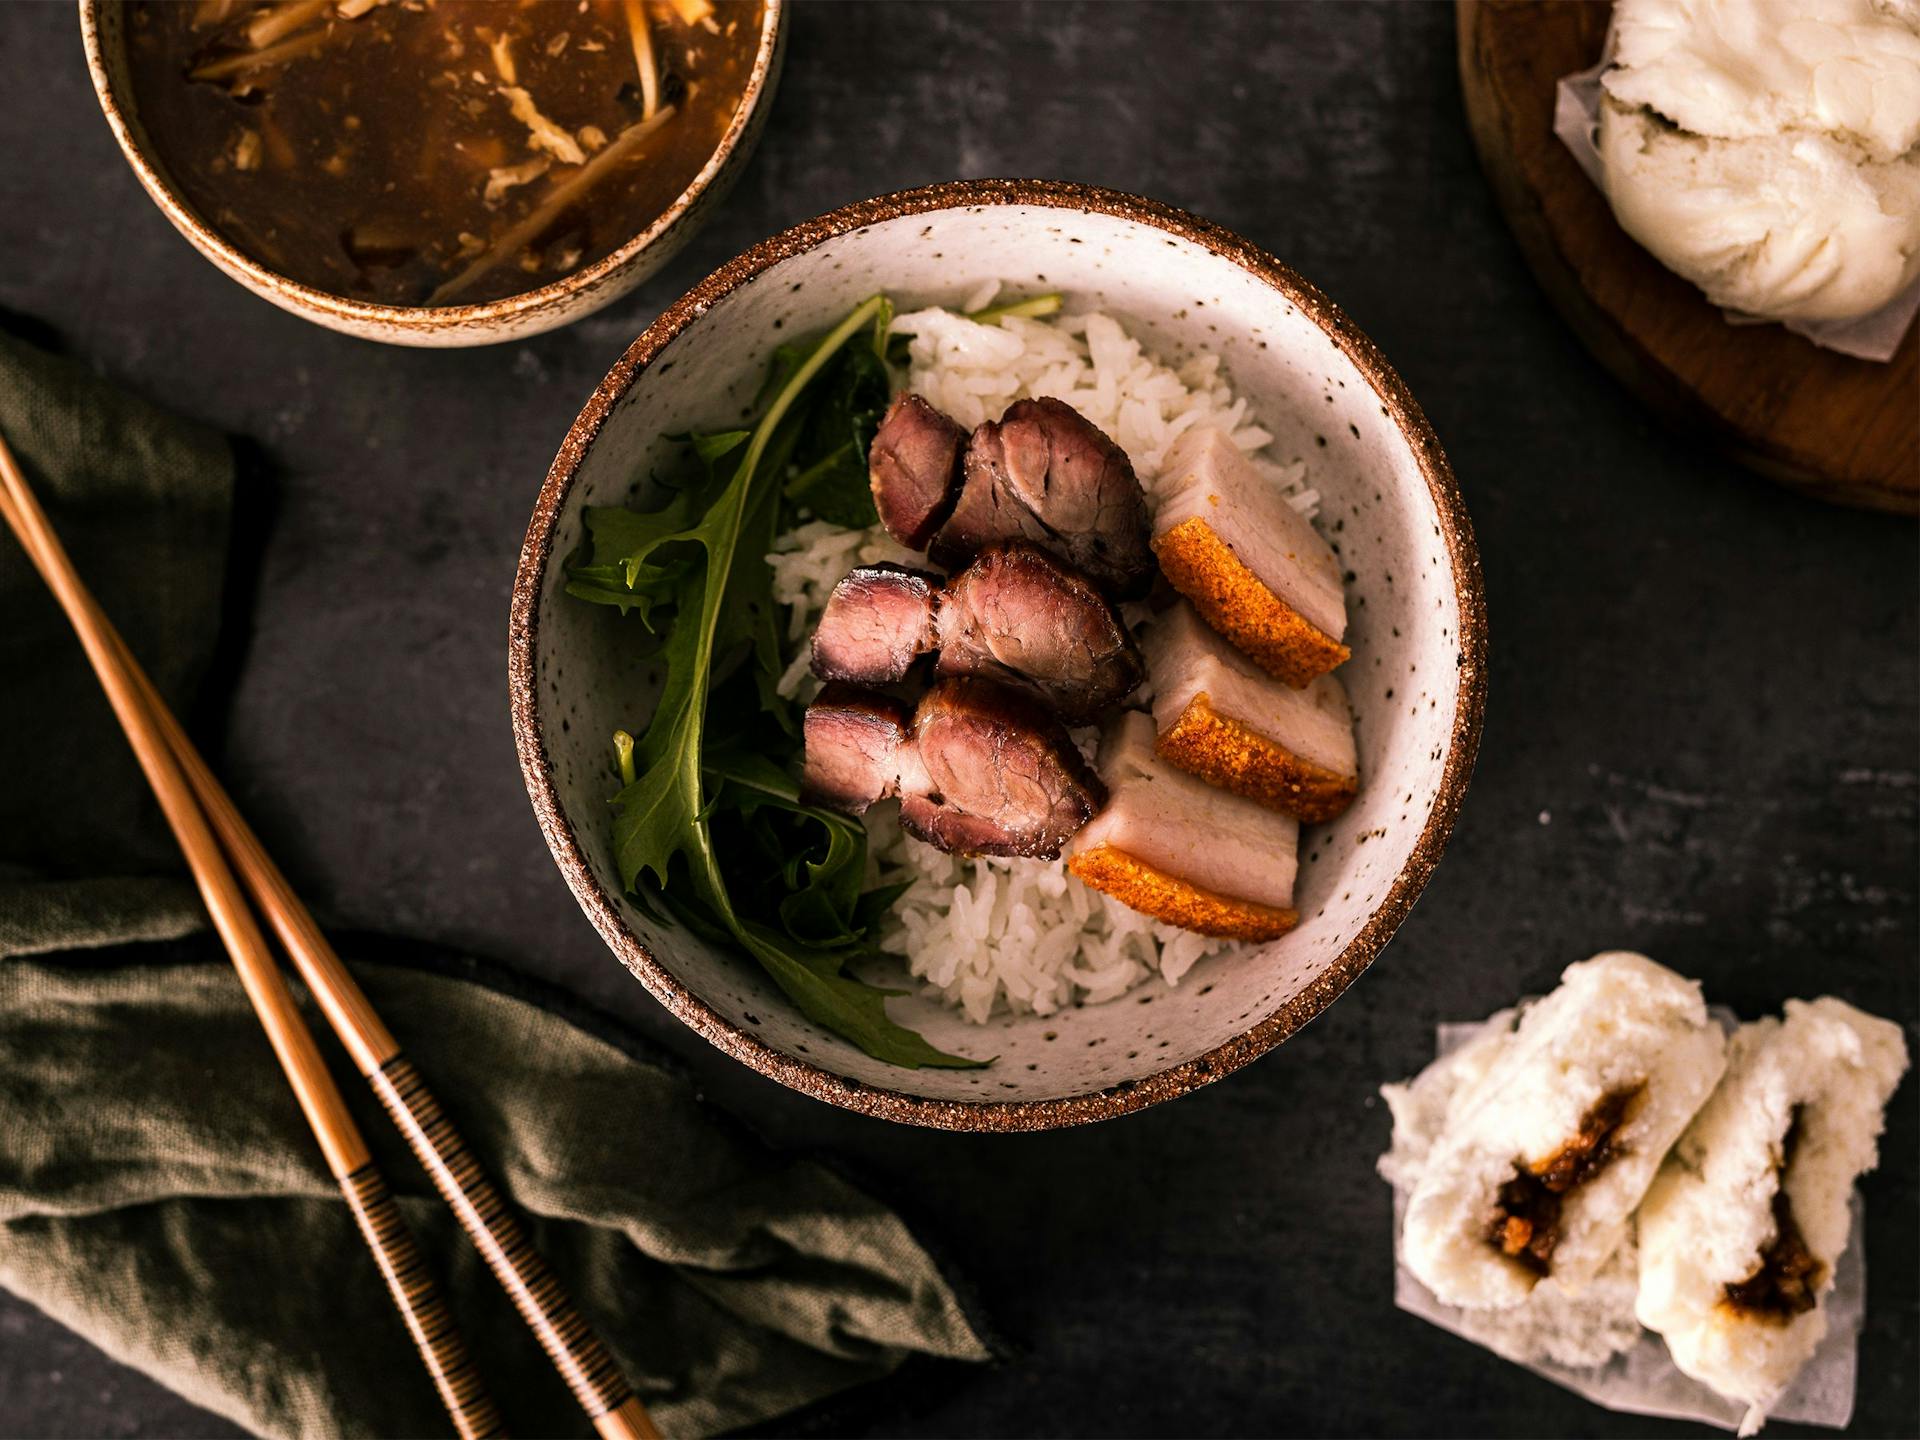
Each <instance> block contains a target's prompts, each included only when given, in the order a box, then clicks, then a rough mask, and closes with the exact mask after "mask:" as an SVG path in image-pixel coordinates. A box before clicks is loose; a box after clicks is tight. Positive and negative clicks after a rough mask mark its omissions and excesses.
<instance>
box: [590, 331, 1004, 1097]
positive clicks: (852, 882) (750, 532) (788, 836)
mask: <svg viewBox="0 0 1920 1440" xmlns="http://www.w3.org/2000/svg"><path fill="white" fill-rule="evenodd" d="M890 314H891V305H890V302H888V301H887V300H886V297H884V296H875V297H874V298H872V299H870V300H868V301H867V302H865V303H864V304H862V305H860V306H859V307H857V308H856V309H855V310H854V311H853V312H852V313H851V314H850V315H848V316H847V317H846V319H845V320H843V321H842V322H841V323H840V324H839V325H838V326H836V327H835V328H834V329H833V330H832V331H830V332H829V333H828V334H827V335H826V336H825V337H824V338H822V339H821V340H820V341H818V342H817V343H815V344H811V345H789V346H782V347H781V348H780V350H779V351H778V352H776V354H775V357H774V362H773V366H772V372H773V373H772V376H771V377H770V389H769V395H770V399H769V400H768V402H767V404H766V406H765V408H764V411H763V413H762V414H761V417H760V419H759V421H758V422H757V423H756V424H755V426H754V427H753V429H752V430H751V431H723V432H718V433H714V434H707V435H691V436H688V437H687V440H688V443H689V444H690V445H691V446H692V448H693V450H694V453H695V455H696V456H697V457H698V458H699V460H700V461H701V463H702V464H703V466H704V467H705V468H706V471H707V477H706V480H705V482H704V483H701V484H698V485H694V486H690V487H688V488H686V489H683V490H680V491H678V492H676V493H675V494H674V495H673V496H672V498H671V499H669V500H668V502H667V503H666V504H665V505H664V506H662V507H661V508H659V509H657V510H654V511H650V512H646V513H635V512H631V511H627V510H623V509H598V508H596V509H594V510H591V511H589V513H588V517H587V525H588V532H589V535H590V537H591V541H592V545H591V554H590V556H589V558H588V559H587V561H586V562H585V563H583V564H580V565H576V566H573V567H570V569H569V587H568V588H569V590H570V591H575V587H576V586H577V587H578V588H577V591H576V592H575V593H578V594H579V595H580V597H581V598H582V599H586V600H591V601H594V602H595V603H601V604H616V605H619V606H620V608H621V609H622V610H627V609H638V610H639V611H640V613H641V615H642V617H643V618H645V619H648V620H649V621H651V619H652V617H653V615H654V613H655V612H656V610H657V611H661V612H664V611H666V610H667V609H668V608H669V607H670V608H671V610H672V618H671V622H670V623H669V624H667V625H666V627H665V635H664V643H663V645H662V647H661V651H660V655H661V659H662V661H663V663H664V665H665V668H666V679H665V682H664V684H663V686H662V689H661V693H660V696H659V699H658V701H657V703H656V705H655V709H654V713H653V718H652V720H651V721H650V722H649V724H648V726H647V729H646V733H645V734H644V735H642V736H641V738H640V739H639V741H638V742H637V744H635V745H634V746H633V749H632V752H631V754H632V758H633V760H634V761H636V762H637V764H636V765H635V766H634V768H633V770H632V771H628V770H627V767H626V763H625V759H624V757H623V764H622V770H623V779H625V778H626V776H627V775H628V774H632V775H633V778H632V779H631V780H630V781H628V783H626V784H624V785H623V788H622V789H621V790H620V792H619V794H617V795H616V796H615V797H614V801H613V803H614V807H615V810H616V815H615V820H614V827H613V828H614V854H615V859H616V863H617V864H618V866H619V870H620V875H621V879H622V881H623V882H624V883H625V885H626V886H627V888H628V889H630V890H635V892H636V894H639V895H642V896H644V895H646V894H647V893H648V892H647V891H645V890H641V889H639V888H638V887H640V886H641V884H642V882H643V880H645V881H649V882H650V883H651V886H652V887H653V891H652V893H653V894H654V895H656V896H657V897H658V899H659V900H661V901H662V902H664V903H665V905H666V906H667V908H669V909H671V910H672V911H673V912H674V914H675V915H676V916H678V917H679V918H680V919H681V920H683V921H684V922H685V923H686V924H687V925H688V926H689V928H690V929H693V930H695V931H696V932H697V933H700V934H703V935H707V936H712V935H714V934H725V935H730V936H731V937H732V938H733V940H734V941H735V942H736V943H738V944H740V945H742V946H743V947H744V948H745V949H746V950H747V951H748V953H750V954H751V955H753V956H754V958H755V959H756V960H758V961H759V963H760V964H761V965H762V966H763V967H764V968H765V969H766V970H767V972H768V974H769V975H771V976H772V977H773V979H774V981H775V983H777V984H778V985H779V986H780V988H781V989H782V990H783V991H784V992H785V993H786V994H787V995H788V996H789V997H790V998H791V999H792V1000H793V1002H794V1004H796V1005H797V1006H799V1007H800V1010H801V1012H802V1013H803V1014H805V1015H807V1016H808V1017H809V1018H810V1019H813V1020H814V1021H816V1022H817V1023H819V1024H822V1025H825V1026H827V1027H828V1028H830V1029H832V1030H833V1031H835V1033H837V1034H840V1035H843V1036H845V1037H846V1038H847V1039H849V1040H851V1041H852V1042H853V1043H855V1044H857V1045H859V1046H860V1047H861V1048H862V1049H864V1050H866V1051H867V1053H868V1054H870V1055H873V1056H875V1057H877V1058H880V1059H884V1060H888V1061H891V1062H892V1063H895V1064H900V1065H947V1066H971V1065H976V1064H980V1063H984V1062H979V1061H974V1060H968V1059H965V1058H963V1057H960V1056H955V1055H947V1054H945V1053H944V1052H942V1051H940V1050H938V1049H936V1048H934V1047H933V1046H931V1045H929V1044H927V1042H926V1041H925V1040H923V1039H922V1038H921V1037H920V1036H918V1035H916V1034H915V1033H914V1032H912V1031H911V1030H908V1029H906V1028H905V1027H904V1026H901V1025H898V1024H896V1023H895V1022H893V1021H891V1020H889V1019H888V1018H887V1015H886V1009H885V1001H886V999H887V997H888V995H889V994H891V993H894V992H890V991H884V990H879V989H876V988H874V987H872V986H870V985H867V984H866V983H865V982H863V981H861V980H859V979H857V978H855V977H853V976H850V975H847V974H845V973H844V966H845V964H846V961H847V959H848V958H849V956H850V955H852V954H856V953H859V952H860V951H861V950H862V949H863V948H866V947H865V941H864V937H865V936H866V934H867V933H868V930H869V928H870V926H871V925H873V924H875V923H877V921H878V918H879V916H880V915H882V914H884V908H881V909H875V908H874V907H873V906H872V905H871V904H870V903H868V904H866V905H865V906H864V908H863V900H864V897H863V896H862V895H861V893H860V886H861V883H862V880H863V878H864V875H865V870H866V832H865V830H864V828H862V827H861V826H860V825H859V824H858V823H857V822H856V821H853V820H850V819H848V818H847V817H846V816H843V815H839V814H837V813H835V812H832V811H827V810H821V809H817V808H815V807H811V806H807V805H803V804H801V803H800V800H799V795H798V788H797V786H795V785H794V783H793V781H792V779H791V777H790V776H788V775H787V774H786V773H785V772H784V771H783V770H781V768H780V767H779V766H778V765H777V764H775V763H774V762H773V761H772V760H771V759H770V758H768V751H767V750H766V748H764V746H762V747H761V748H754V746H753V743H752V741H751V739H750V738H749V737H751V736H752V734H753V728H754V724H755V723H756V717H764V718H760V719H758V721H757V723H758V724H759V725H760V727H761V728H765V727H766V725H767V722H768V719H771V721H772V722H774V723H775V724H776V725H777V726H778V727H779V728H780V729H781V730H783V731H784V732H785V734H786V735H787V736H788V737H790V736H791V734H792V732H793V729H794V722H793V718H792V714H791V709H792V707H791V706H790V705H789V704H788V702H786V701H785V700H783V699H781V698H780V697H779V696H777V695H776V694H775V693H774V690H773V685H774V682H775V681H776V680H777V679H778V676H779V672H780V666H781V660H782V656H781V648H780V630H779V616H778V614H777V607H776V605H775V604H774V601H773V590H772V572H771V571H770V569H769V567H768V566H767V565H766V564H764V563H763V557H764V556H765V555H766V554H767V553H768V552H769V550H770V549H771V548H772V544H773V541H774V538H775V536H776V534H777V533H778V530H779V527H780V524H781V520H782V512H783V510H784V509H785V508H786V505H785V503H784V502H785V501H786V500H787V497H786V496H785V495H784V494H783V491H784V490H785V488H786V486H785V484H784V483H783V482H784V480H785V477H787V476H788V475H789V473H790V472H791V471H793V470H795V469H798V471H799V472H800V474H801V475H803V476H804V475H807V474H808V473H809V472H813V474H814V479H813V480H812V481H811V482H810V484H811V487H812V488H811V489H810V491H809V494H808V498H807V499H806V500H805V501H804V502H802V503H805V504H807V506H808V508H814V507H815V505H816V504H817V503H825V504H826V505H828V506H829V507H832V508H834V510H835V512H836V513H838V514H849V513H852V511H853V508H854V496H853V489H854V486H853V481H852V477H853V470H852V466H851V465H850V464H849V463H848V459H847V457H846V455H844V454H842V453H841V452H845V451H848V450H849V448H850V447H857V448H858V453H859V455H860V456H862V457H864V455H865V453H866V444H867V441H868V440H870V438H871V435H872V428H873V426H875V425H877V423H878V420H879V415H880V413H881V411H882V410H883V409H884V407H885V405H886V403H887V398H888V394H887V392H888V380H887V374H886V368H885V366H884V364H883V363H882V362H881V360H880V359H879V357H878V355H877V353H876V348H877V347H878V346H880V345H882V344H883V343H884V339H885V326H886V323H887V320H888V317H890ZM863 332H865V333H866V334H867V335H868V336H869V337H870V340H871V343H869V344H863V345H855V346H849V342H850V341H851V340H852V339H853V338H854V337H855V336H856V335H860V334H862V333H863ZM823 462H828V463H825V464H824V465H823ZM858 468H859V476H858V480H859V485H858V490H859V498H860V500H862V501H863V502H864V505H865V515H866V518H865V519H864V520H861V521H858V522H848V523H861V524H871V523H873V515H872V497H871V495H870V493H868V490H867V485H866V469H865V465H864V463H862V464H861V465H860V466H859V467H858ZM815 513H822V512H820V511H819V510H816V512H815ZM623 589H624V590H625V591H626V592H627V594H626V595H625V596H624V597H623V596H622V595H621V591H622V590H623ZM736 659H738V660H739V661H740V664H739V666H738V667H737V669H732V670H730V669H728V668H727V667H730V666H733V664H734V661H735V660H736ZM717 679H719V680H722V681H724V682H725V683H722V684H720V685H719V688H718V689H716V680H717ZM747 683H751V685H752V687H753V691H754V693H755V694H756V695H757V697H758V703H757V705H754V704H748V705H742V704H740V703H738V698H739V697H738V696H736V695H735V693H734V692H735V690H736V685H737V684H739V685H744V684H747ZM710 723H711V724H712V729H711V732H710V728H709V727H710ZM788 744H789V745H790V739H789V741H788ZM716 827H718V828H719V829H720V830H721V831H722V832H723V833H724V834H725V836H726V837H727V840H728V846H727V849H728V855H729V857H731V858H729V859H727V860H726V861H725V863H723V857H722V854H721V851H720V847H719V846H718V845H717V844H716V840H715V830H716ZM755 853H757V854H758V855H759V857H760V859H761V861H762V863H763V865H770V866H771V871H770V873H768V874H765V875H763V876H756V877H754V878H755V879H756V880H757V881H764V882H765V883H755V884H752V885H749V886H747V887H744V888H743V889H742V890H741V891H740V892H739V893H741V894H742V895H744V896H745V897H746V900H745V902H744V904H741V905H736V903H735V901H734V898H733V893H734V892H733V891H732V889H731V888H730V886H729V884H728V880H729V876H730V874H731V875H733V876H735V877H736V878H737V876H738V873H739V871H740V869H741V867H742V866H744V865H745V864H746V862H747V860H748V859H749V858H750V855H751V854H755Z"/></svg>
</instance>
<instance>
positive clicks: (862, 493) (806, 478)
mask: <svg viewBox="0 0 1920 1440" xmlns="http://www.w3.org/2000/svg"><path fill="white" fill-rule="evenodd" d="M892 390H893V383H892V380H891V379H890V378H889V376H888V374H887V366H886V362H885V360H883V359H882V358H881V356H880V355H879V354H878V353H876V351H875V350H874V349H873V348H872V347H870V346H858V347H855V348H853V349H850V350H848V351H847V353H846V354H845V355H844V356H843V357H841V359H840V360H839V362H838V363H837V364H836V365H835V366H834V368H833V373H832V374H831V375H829V376H827V377H826V378H825V379H824V380H823V382H822V394H821V395H820V397H819V399H818V400H817V401H816V402H815V404H814V406H813V409H812V414H811V416H810V417H809V419H808V421H807V425H806V428H805V430H804V431H803V432H802V434H801V435H800V438H799V440H798V442H797V444H796V445H795V447H794V456H793V461H794V465H795V467H796V469H797V470H798V473H797V474H796V475H795V476H794V477H793V478H792V479H791V480H789V481H788V482H787V484H786V487H785V494H786V498H787V499H788V500H789V501H790V502H792V503H793V504H794V505H797V506H804V507H805V508H806V509H808V510H810V511H812V512H813V513H814V515H816V516H818V517H819V518H820V519H822V520H827V521H831V522H832V523H833V524H835V525H846V526H849V527H851V528H854V529H864V528H865V527H867V526H869V525H874V524H877V523H878V522H879V519H880V515H879V512H878V511H877V510H875V509H874V505H873V487H872V485H871V484H870V483H869V481H868V478H867V449H868V447H869V446H870V445H871V444H872V443H873V432H874V431H875V430H876V429H878V428H879V426H880V417H881V416H882V415H883V414H885V413H886V408H887V402H888V400H889V399H890V398H891V397H892Z"/></svg>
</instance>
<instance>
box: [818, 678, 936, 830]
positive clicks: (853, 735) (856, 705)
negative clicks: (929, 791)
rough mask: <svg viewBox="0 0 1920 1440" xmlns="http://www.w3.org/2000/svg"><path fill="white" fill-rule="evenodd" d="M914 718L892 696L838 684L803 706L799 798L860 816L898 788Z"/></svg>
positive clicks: (826, 688) (909, 747)
mask: <svg viewBox="0 0 1920 1440" xmlns="http://www.w3.org/2000/svg"><path fill="white" fill-rule="evenodd" d="M912 723H913V722H912V716H911V715H910V714H909V713H908V710H907V707H906V705H905V704H904V703H903V702H901V701H899V700H895V699H894V698H893V697H892V696H890V695H881V694H879V693H877V692H875V691H872V690H862V689H860V688H859V687H858V686H855V685H846V684H842V683H839V682H835V683H833V684H830V685H827V686H826V687H824V688H823V689H822V690H821V691H820V694H819V696H818V697H817V698H816V699H815V700H814V702H813V703H812V704H811V705H809V706H807V713H806V718H805V719H804V721H803V722H802V724H801V734H802V739H803V741H804V743H805V749H806V758H805V761H804V763H803V767H802V770H801V774H800V794H801V796H802V798H803V799H805V800H807V801H808V802H809V803H811V804H815V805H824V806H827V807H828V808H829V809H833V810H841V811H844V812H845V813H847V814H849V815H864V814H865V813H866V811H867V807H868V806H870V805H872V804H873V802H874V801H876V800H881V799H885V798H886V797H887V796H889V795H895V794H898V793H899V790H900V771H901V767H902V766H903V765H904V764H907V762H908V758H909V756H910V754H911V751H912V748H913V735H912Z"/></svg>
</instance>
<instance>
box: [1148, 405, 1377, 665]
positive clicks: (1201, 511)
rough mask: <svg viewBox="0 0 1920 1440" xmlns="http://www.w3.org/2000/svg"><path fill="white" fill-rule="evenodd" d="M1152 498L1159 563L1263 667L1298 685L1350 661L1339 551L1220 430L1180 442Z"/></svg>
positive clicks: (1207, 616)
mask: <svg viewBox="0 0 1920 1440" xmlns="http://www.w3.org/2000/svg"><path fill="white" fill-rule="evenodd" d="M1152 500H1153V550H1154V554H1155V555H1157V556H1158V557H1159V560H1160V568H1161V570H1162V571H1163V572H1165V574H1166V577H1167V579H1168V580H1169V581H1171V582H1172V584H1173V587H1174V589H1176V590H1178V591H1179V592H1180V593H1181V594H1182V595H1185V596H1186V597H1187V598H1188V599H1189V600H1191V601H1192V602H1193V606H1194V608H1195V609H1196V610H1198V611H1199V612H1200V617H1201V618H1202V619H1203V620H1205V621H1206V622H1207V623H1208V624H1209V625H1211V626H1212V627H1213V628H1214V629H1216V630H1218V631H1219V632H1220V633H1221V634H1222V635H1225V636H1226V637H1227V638H1228V639H1229V640H1231V641H1232V642H1233V643H1234V644H1235V645H1237V646H1238V647H1239V648H1240V649H1241V650H1243V651H1245V652H1246V653H1247V654H1248V655H1249V656H1251V657H1252V658H1253V660H1254V661H1255V662H1256V663H1257V664H1258V665H1259V666H1260V668H1261V669H1263V670H1265V671H1266V672H1267V673H1268V674H1270V675H1273V676H1275V677H1277V678H1278V679H1281V680H1284V681H1286V682H1287V683H1288V684H1289V685H1295V686H1303V685H1305V684H1306V683H1307V682H1308V681H1310V680H1312V679H1313V677H1314V676H1316V675H1321V674H1324V673H1326V672H1327V671H1329V670H1331V669H1333V668H1334V666H1336V665H1339V664H1341V663H1342V662H1343V661H1345V660H1346V658H1347V656H1348V654H1349V653H1350V652H1349V651H1348V649H1347V647H1346V646H1345V645H1342V644H1341V643H1340V638H1341V636H1343V635H1344V634H1346V630H1347V601H1346V595H1345V592H1344V591H1343V589H1342V588H1341V579H1340V562H1339V558H1338V557H1337V556H1335V554H1334V553H1333V549H1332V547H1331V546H1329V545H1328V544H1327V542H1326V541H1325V540H1323V539H1322V538H1321V537H1320V533H1319V532H1318V531H1317V530H1315V529H1314V528H1313V525H1312V523H1311V522H1310V521H1309V520H1308V519H1307V518H1306V516H1304V515H1302V514H1301V513H1300V512H1299V511H1298V510H1295V509H1294V508H1293V506H1292V505H1290V504H1288V503H1287V498H1286V496H1284V495H1283V494H1281V493H1280V489H1279V487H1278V486H1277V485H1275V484H1274V483H1273V482H1272V481H1271V480H1269V479H1267V478H1266V477H1265V476H1263V475H1262V474H1261V473H1260V472H1259V471H1258V470H1255V469H1254V468H1253V465H1252V462H1250V461H1249V460H1248V459H1247V457H1246V456H1245V455H1244V454H1242V453H1241V451H1240V448H1239V447H1238V446H1236V445H1235V444H1234V443H1233V441H1232V439H1231V438H1230V437H1229V436H1228V435H1227V434H1226V432H1225V431H1223V430H1219V429H1215V428H1213V427H1204V428H1196V429H1193V430H1189V431H1188V432H1187V433H1186V434H1184V435H1182V436H1181V437H1180V438H1179V439H1178V440H1176V441H1175V442H1174V444H1173V448H1172V449H1171V450H1169V451H1168V452H1167V459H1166V464H1165V466H1164V467H1163V468H1162V470H1161V472H1160V475H1159V478H1158V479H1157V480H1156V481H1155V482H1154V485H1153V495H1152Z"/></svg>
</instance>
